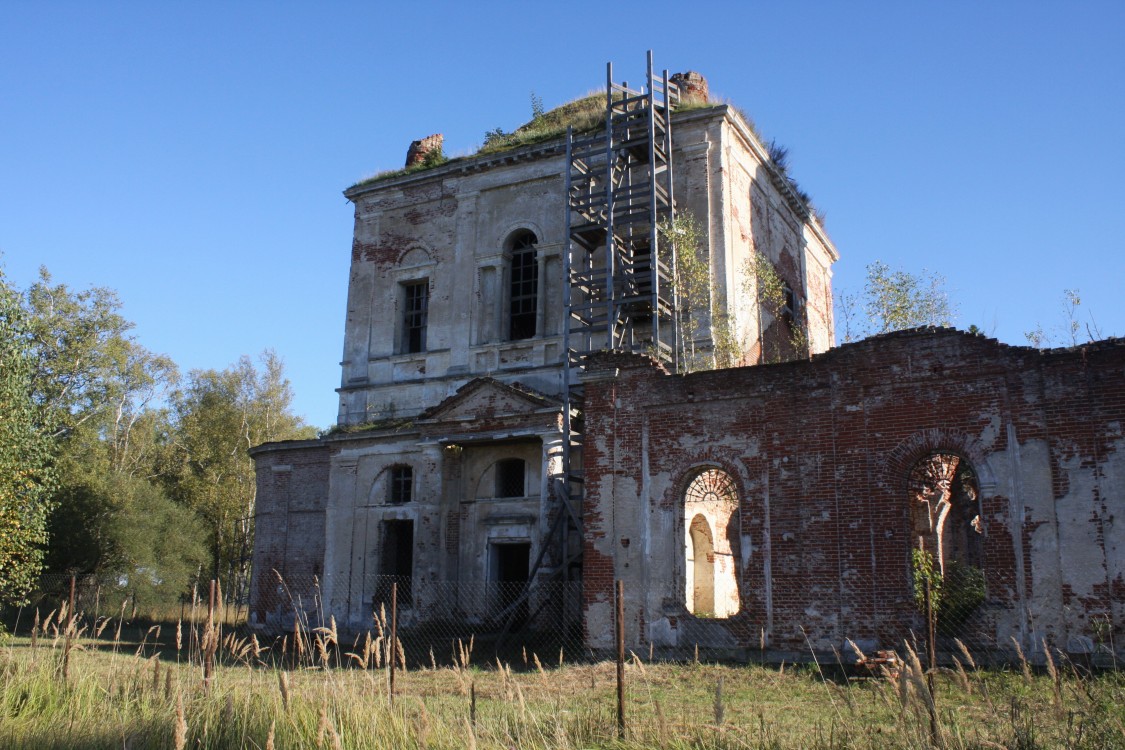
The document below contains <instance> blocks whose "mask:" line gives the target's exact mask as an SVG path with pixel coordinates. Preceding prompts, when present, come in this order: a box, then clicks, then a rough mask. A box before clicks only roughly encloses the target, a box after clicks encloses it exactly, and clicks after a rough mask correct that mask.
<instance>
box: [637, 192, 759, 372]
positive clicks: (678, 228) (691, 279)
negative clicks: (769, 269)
mask: <svg viewBox="0 0 1125 750" xmlns="http://www.w3.org/2000/svg"><path fill="white" fill-rule="evenodd" d="M657 231H658V232H659V233H660V236H661V238H662V239H663V240H664V242H663V243H661V247H662V248H664V250H663V257H662V260H663V262H665V263H668V261H669V259H670V255H671V251H672V249H673V248H674V249H675V258H676V262H675V263H674V264H672V285H673V287H674V288H675V291H676V294H677V296H678V305H677V309H676V326H677V328H678V329H679V341H678V342H677V346H678V351H677V355H678V360H679V371H680V372H695V371H697V370H711V369H717V368H723V367H734V366H735V365H738V364H739V361H740V360H741V358H742V347H741V346H740V344H739V341H738V337H737V335H736V334H735V331H734V326H733V319H732V316H731V315H730V314H729V313H715V312H714V311H713V310H712V308H711V265H710V263H709V262H708V259H707V253H706V248H705V247H704V244H703V239H704V237H703V230H702V229H701V228H700V227H699V224H698V222H696V220H695V217H694V216H692V214H690V213H688V212H686V211H685V212H682V213H680V214H679V215H677V216H676V218H675V219H671V220H669V219H665V220H664V221H662V222H661V223H660V224H659V225H658V227H657ZM707 323H710V334H711V335H710V338H711V351H710V352H705V351H703V350H702V349H701V348H699V344H700V343H702V342H703V340H704V338H705V330H706V328H707Z"/></svg>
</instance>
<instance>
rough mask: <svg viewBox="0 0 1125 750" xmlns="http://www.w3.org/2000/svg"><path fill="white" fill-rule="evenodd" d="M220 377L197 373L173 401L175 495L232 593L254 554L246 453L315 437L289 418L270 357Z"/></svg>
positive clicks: (286, 392) (287, 394)
mask: <svg viewBox="0 0 1125 750" xmlns="http://www.w3.org/2000/svg"><path fill="white" fill-rule="evenodd" d="M260 362H261V369H259V368H258V367H256V366H255V365H254V363H253V362H252V361H251V360H250V358H249V357H245V356H244V357H242V358H241V359H240V360H239V362H238V363H237V364H236V365H234V366H232V367H229V368H227V369H225V370H195V371H192V372H191V373H190V374H189V375H188V378H187V383H186V384H185V386H184V387H183V388H182V389H181V390H180V391H179V392H178V393H177V394H176V396H175V398H174V411H175V423H176V426H175V460H176V462H177V468H176V473H175V476H174V479H173V481H174V490H173V491H174V492H175V494H176V496H177V498H178V499H179V500H180V501H181V502H183V503H184V504H185V505H186V506H188V507H190V508H192V509H194V510H195V511H196V512H197V513H198V514H199V515H200V517H201V518H202V519H203V521H204V523H205V525H206V527H207V533H208V535H209V537H210V544H209V546H210V561H209V562H210V565H211V574H212V575H213V576H214V577H215V578H225V579H226V585H225V586H224V588H225V589H226V590H227V591H229V592H232V593H233V592H235V591H238V590H240V589H241V587H243V586H245V585H246V582H247V580H248V574H249V555H250V550H251V548H252V546H253V524H252V520H253V516H254V501H255V497H256V484H255V479H254V463H253V461H252V460H251V459H250V456H249V455H248V453H247V451H249V449H250V448H252V447H254V446H256V445H259V444H261V443H265V442H269V441H273V440H287V439H295V438H311V437H315V435H316V430H315V428H313V427H309V426H307V425H305V424H304V422H303V421H302V420H301V419H300V418H299V417H297V416H295V415H294V414H293V413H292V411H291V403H292V398H293V394H292V390H291V389H290V386H289V381H288V380H287V379H286V378H285V373H284V367H283V364H282V361H281V358H280V357H278V356H277V354H275V353H274V352H272V351H267V352H264V353H263V354H262V356H261V358H260Z"/></svg>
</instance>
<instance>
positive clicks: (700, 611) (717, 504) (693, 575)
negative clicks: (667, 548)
mask: <svg viewBox="0 0 1125 750" xmlns="http://www.w3.org/2000/svg"><path fill="white" fill-rule="evenodd" d="M684 525H685V527H686V530H687V535H686V537H687V538H686V539H685V540H684V542H685V549H684V558H685V562H686V564H685V566H684V572H685V584H686V585H685V591H684V598H685V600H686V604H687V608H688V611H689V612H691V613H692V614H694V615H696V616H697V617H717V618H726V617H731V616H732V615H734V614H736V613H737V612H738V610H739V607H740V606H741V602H740V596H739V591H738V569H737V555H736V554H735V553H736V547H737V544H738V541H737V540H738V490H737V487H736V485H735V481H734V478H733V477H732V476H731V475H730V474H728V473H726V472H725V471H722V470H721V469H704V470H703V471H701V472H699V473H698V474H697V475H696V476H695V478H694V479H693V480H692V481H691V482H690V483H689V484H688V486H687V489H686V490H685V492H684Z"/></svg>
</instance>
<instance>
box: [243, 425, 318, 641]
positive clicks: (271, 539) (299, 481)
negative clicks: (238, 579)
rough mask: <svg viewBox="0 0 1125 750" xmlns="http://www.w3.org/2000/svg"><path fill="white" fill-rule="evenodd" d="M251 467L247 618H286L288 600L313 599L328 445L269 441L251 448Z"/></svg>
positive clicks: (281, 620)
mask: <svg viewBox="0 0 1125 750" xmlns="http://www.w3.org/2000/svg"><path fill="white" fill-rule="evenodd" d="M253 455H254V460H255V469H256V473H257V479H256V481H257V485H258V488H257V489H258V491H257V498H258V501H257V507H256V508H255V513H254V536H255V541H254V557H253V568H252V570H253V573H252V577H251V581H250V619H251V622H252V623H262V624H265V623H269V624H271V625H273V626H279V625H284V624H285V623H286V622H288V623H292V617H293V613H294V611H295V606H294V602H295V601H300V602H303V603H305V604H307V605H309V606H310V607H311V606H313V605H314V604H315V602H316V601H317V593H318V592H316V591H315V580H314V579H315V578H316V577H318V576H320V575H322V573H323V570H324V519H325V515H324V510H325V506H326V503H327V500H328V469H329V461H330V451H329V448H328V446H326V445H324V444H323V443H320V442H319V441H314V440H303V441H296V440H294V441H288V442H284V443H270V444H268V445H265V446H261V447H258V448H256V449H254V451H253Z"/></svg>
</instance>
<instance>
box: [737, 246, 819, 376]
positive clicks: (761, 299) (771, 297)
mask: <svg viewBox="0 0 1125 750" xmlns="http://www.w3.org/2000/svg"><path fill="white" fill-rule="evenodd" d="M742 285H743V292H744V293H745V294H746V295H747V296H748V297H751V298H753V299H754V301H755V303H756V309H757V312H758V346H759V350H760V351H761V353H762V362H763V363H766V364H770V363H774V362H785V361H788V360H791V359H803V358H807V357H808V355H809V331H808V322H807V320H806V316H805V311H804V309H797V305H796V303H795V298H794V297H793V296H792V295H793V293H792V291H791V290H787V289H786V284H785V280H784V279H783V278H782V277H781V274H779V273H778V271H777V266H775V265H774V264H773V261H771V260H770V259H769V258H767V257H766V256H765V255H764V254H762V253H759V252H757V251H756V250H755V251H752V252H751V254H750V257H749V258H747V259H746V266H745V268H744V269H743V282H742ZM763 312H764V313H766V314H768V315H769V316H770V318H772V320H773V322H772V324H771V327H772V326H784V327H785V329H787V330H781V331H778V334H777V335H774V336H769V337H767V336H766V333H767V326H766V323H765V321H764V319H763V315H762V313H763Z"/></svg>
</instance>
